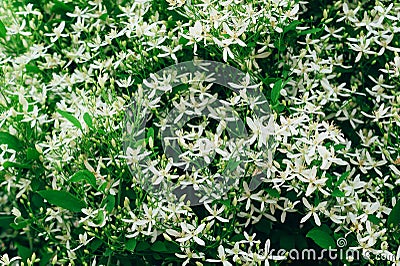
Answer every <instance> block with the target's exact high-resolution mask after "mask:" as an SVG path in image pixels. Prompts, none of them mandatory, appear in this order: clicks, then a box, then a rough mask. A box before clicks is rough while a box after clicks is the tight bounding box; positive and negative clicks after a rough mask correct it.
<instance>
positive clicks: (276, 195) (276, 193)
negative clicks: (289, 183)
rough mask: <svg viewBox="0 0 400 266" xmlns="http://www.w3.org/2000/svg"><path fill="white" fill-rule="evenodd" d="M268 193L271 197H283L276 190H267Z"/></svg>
mask: <svg viewBox="0 0 400 266" xmlns="http://www.w3.org/2000/svg"><path fill="white" fill-rule="evenodd" d="M266 191H267V193H268V194H269V195H270V196H271V197H274V198H279V197H280V196H281V195H280V194H279V191H278V190H277V189H275V188H267V189H266Z"/></svg>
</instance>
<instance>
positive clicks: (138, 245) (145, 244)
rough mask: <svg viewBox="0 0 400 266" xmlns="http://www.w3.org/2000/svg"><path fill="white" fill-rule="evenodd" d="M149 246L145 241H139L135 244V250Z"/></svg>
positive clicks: (141, 249) (146, 248) (145, 248)
mask: <svg viewBox="0 0 400 266" xmlns="http://www.w3.org/2000/svg"><path fill="white" fill-rule="evenodd" d="M149 248H150V245H149V243H147V242H139V243H137V245H136V251H144V250H148V249H149Z"/></svg>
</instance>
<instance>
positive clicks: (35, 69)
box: [25, 64, 41, 73]
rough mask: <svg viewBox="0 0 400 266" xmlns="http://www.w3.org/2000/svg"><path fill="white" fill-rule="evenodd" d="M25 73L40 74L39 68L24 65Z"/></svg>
mask: <svg viewBox="0 0 400 266" xmlns="http://www.w3.org/2000/svg"><path fill="white" fill-rule="evenodd" d="M25 69H26V72H32V73H40V72H41V71H40V68H38V67H37V66H35V65H33V64H26V65H25Z"/></svg>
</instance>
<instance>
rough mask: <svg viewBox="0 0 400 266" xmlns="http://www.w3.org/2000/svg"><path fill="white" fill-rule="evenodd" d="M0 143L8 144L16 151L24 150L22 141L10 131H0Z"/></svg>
mask: <svg viewBox="0 0 400 266" xmlns="http://www.w3.org/2000/svg"><path fill="white" fill-rule="evenodd" d="M0 144H7V145H8V148H10V149H12V150H15V151H20V150H22V144H21V141H20V140H19V139H18V138H17V137H15V136H14V135H11V134H10V133H8V132H0Z"/></svg>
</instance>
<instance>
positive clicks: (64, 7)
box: [51, 0, 74, 15]
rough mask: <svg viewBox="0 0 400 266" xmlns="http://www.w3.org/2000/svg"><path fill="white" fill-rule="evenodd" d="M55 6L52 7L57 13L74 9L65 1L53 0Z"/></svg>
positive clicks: (53, 11)
mask: <svg viewBox="0 0 400 266" xmlns="http://www.w3.org/2000/svg"><path fill="white" fill-rule="evenodd" d="M53 3H54V5H53V7H52V8H51V11H52V13H56V14H61V15H62V14H65V13H67V12H72V11H74V8H73V7H72V6H71V5H69V4H65V3H63V2H60V1H58V0H53Z"/></svg>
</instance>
